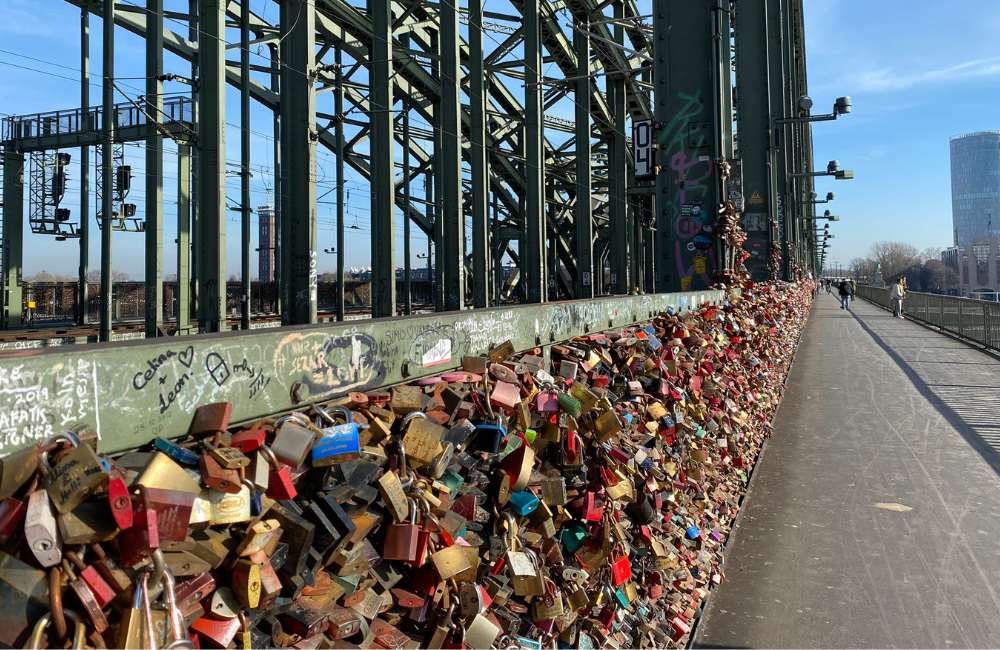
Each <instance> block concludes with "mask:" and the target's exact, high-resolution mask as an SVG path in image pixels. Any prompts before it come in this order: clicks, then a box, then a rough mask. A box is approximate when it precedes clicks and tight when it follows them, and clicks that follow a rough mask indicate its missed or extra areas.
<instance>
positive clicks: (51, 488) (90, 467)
mask: <svg viewBox="0 0 1000 650" xmlns="http://www.w3.org/2000/svg"><path fill="white" fill-rule="evenodd" d="M72 442H73V445H74V446H73V448H72V449H70V450H69V451H68V452H66V453H65V454H63V456H62V457H60V458H59V460H58V461H57V462H56V464H55V466H51V465H50V464H49V460H48V453H43V454H42V456H41V459H40V462H41V466H42V483H43V484H44V485H45V490H46V491H47V492H48V493H49V496H50V497H52V504H53V505H54V506H55V508H56V510H58V511H59V512H61V513H66V512H69V511H70V510H72V509H73V508H75V507H77V506H78V505H80V503H82V502H83V500H84V499H86V498H87V497H89V496H90V495H92V494H94V493H95V492H97V490H99V489H100V488H101V487H103V486H104V485H105V484H106V483H107V482H108V474H107V472H106V471H105V469H104V466H103V465H102V464H101V459H100V458H98V457H97V454H96V453H94V450H93V449H91V448H90V446H89V445H86V444H81V443H78V442H77V441H76V440H75V439H73V440H72Z"/></svg>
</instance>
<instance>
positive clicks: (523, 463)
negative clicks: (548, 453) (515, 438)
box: [500, 443, 535, 490]
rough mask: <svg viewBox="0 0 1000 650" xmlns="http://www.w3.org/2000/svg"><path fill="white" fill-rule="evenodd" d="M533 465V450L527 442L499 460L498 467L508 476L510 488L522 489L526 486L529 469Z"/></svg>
mask: <svg viewBox="0 0 1000 650" xmlns="http://www.w3.org/2000/svg"><path fill="white" fill-rule="evenodd" d="M534 467H535V450H534V449H532V448H531V447H530V446H529V445H528V444H527V443H525V444H522V445H521V446H520V447H518V448H517V449H515V450H514V451H512V452H511V453H509V454H507V456H505V457H504V459H503V460H502V461H500V469H502V470H503V471H504V472H506V473H507V474H508V475H509V476H510V479H511V480H510V489H511V490H523V489H524V488H526V487H528V481H529V480H530V479H531V471H532V470H533V469H534Z"/></svg>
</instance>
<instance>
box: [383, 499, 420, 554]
mask: <svg viewBox="0 0 1000 650" xmlns="http://www.w3.org/2000/svg"><path fill="white" fill-rule="evenodd" d="M409 506H410V508H409V510H410V514H409V520H408V521H407V522H406V523H399V524H397V523H393V524H389V528H388V529H387V530H386V532H385V542H384V544H383V547H382V557H383V558H384V559H386V560H400V561H403V562H413V561H414V560H416V558H417V545H418V539H417V538H418V535H419V533H420V526H418V525H417V502H416V500H415V499H410V500H409Z"/></svg>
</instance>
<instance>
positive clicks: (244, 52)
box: [240, 2, 263, 330]
mask: <svg viewBox="0 0 1000 650" xmlns="http://www.w3.org/2000/svg"><path fill="white" fill-rule="evenodd" d="M240 82H241V83H240V329H245V330H248V329H250V311H251V305H250V287H251V284H250V214H251V212H252V211H253V207H252V206H251V205H250V157H251V156H250V3H249V2H242V3H240ZM261 279H263V278H261Z"/></svg>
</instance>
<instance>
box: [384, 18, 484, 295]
mask: <svg viewBox="0 0 1000 650" xmlns="http://www.w3.org/2000/svg"><path fill="white" fill-rule="evenodd" d="M476 1H478V0H476ZM453 2H458V0H444V1H443V2H441V4H440V5H439V9H438V21H439V25H440V37H439V46H440V49H439V54H440V57H441V58H440V65H441V98H440V107H441V113H440V122H439V123H438V125H437V129H438V130H439V131H440V132H441V145H442V148H441V159H440V162H441V167H440V168H439V173H440V174H441V181H442V189H443V191H442V192H441V194H440V196H441V219H442V221H443V223H442V225H443V227H444V248H443V250H441V255H442V258H443V259H442V262H443V265H444V287H442V289H443V293H444V308H445V309H446V310H449V311H450V310H454V309H462V308H464V307H465V211H464V210H463V208H462V202H463V195H464V191H463V189H462V118H461V113H462V105H461V74H462V67H461V65H459V50H458V47H459V38H460V37H459V27H458V9H457V8H456V7H455V5H454V4H453ZM473 31H478V30H475V29H473ZM393 272H395V270H393Z"/></svg>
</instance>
